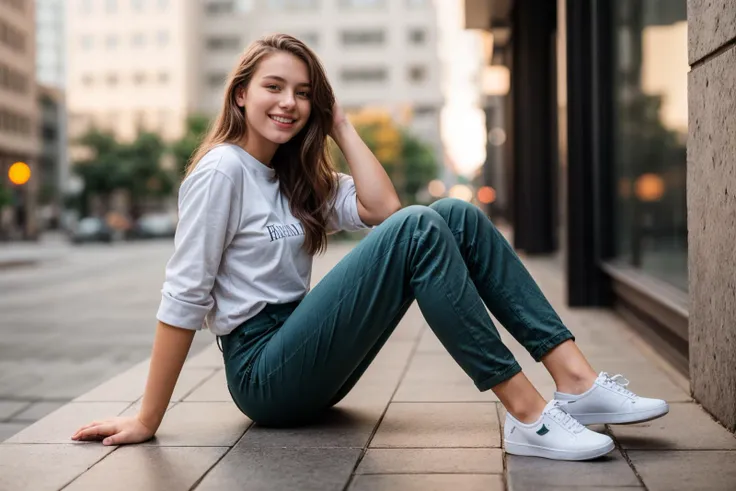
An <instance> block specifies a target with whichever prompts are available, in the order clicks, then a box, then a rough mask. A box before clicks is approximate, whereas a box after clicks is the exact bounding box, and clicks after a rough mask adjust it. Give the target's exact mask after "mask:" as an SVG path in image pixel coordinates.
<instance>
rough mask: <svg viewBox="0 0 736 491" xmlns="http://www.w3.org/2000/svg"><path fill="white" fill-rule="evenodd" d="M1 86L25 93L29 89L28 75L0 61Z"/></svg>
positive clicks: (11, 90)
mask: <svg viewBox="0 0 736 491" xmlns="http://www.w3.org/2000/svg"><path fill="white" fill-rule="evenodd" d="M0 88H2V89H5V90H8V91H10V92H16V93H19V94H24V93H26V92H27V91H28V77H26V76H25V75H23V74H22V73H20V72H18V71H16V70H14V69H12V68H10V67H9V66H7V65H4V64H2V63H0Z"/></svg>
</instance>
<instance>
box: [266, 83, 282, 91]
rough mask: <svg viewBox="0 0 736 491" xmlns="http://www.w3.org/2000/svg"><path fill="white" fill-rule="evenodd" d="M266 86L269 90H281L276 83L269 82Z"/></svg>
mask: <svg viewBox="0 0 736 491" xmlns="http://www.w3.org/2000/svg"><path fill="white" fill-rule="evenodd" d="M266 88H267V89H268V90H279V86H278V85H276V84H268V85H266Z"/></svg>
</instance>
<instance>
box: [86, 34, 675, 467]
mask: <svg viewBox="0 0 736 491" xmlns="http://www.w3.org/2000/svg"><path fill="white" fill-rule="evenodd" d="M328 136H330V137H332V138H333V139H334V141H335V142H336V143H337V145H338V146H339V147H340V149H341V151H342V152H343V153H344V155H345V157H346V159H347V161H348V163H349V165H350V170H351V174H352V177H351V176H347V175H342V174H337V173H335V172H334V171H333V169H332V167H331V166H330V161H329V158H328V154H327V137H328ZM400 208H401V205H400V203H399V199H398V197H397V195H396V192H395V190H394V188H393V186H392V184H391V181H390V180H389V178H388V176H387V175H386V173H385V172H384V170H383V168H382V167H381V165H380V164H379V162H378V161H377V160H376V159H375V157H374V156H373V154H372V153H371V152H370V150H369V149H368V147H366V145H365V144H364V143H363V141H361V139H360V137H359V136H358V134H357V132H356V131H355V129H354V128H353V127H352V126H351V124H350V122H349V121H348V120H347V119H346V117H345V115H344V113H343V111H342V110H341V109H340V108H339V106H338V105H337V104H336V103H335V97H334V94H333V92H332V89H331V87H330V85H329V82H328V81H327V78H326V76H325V73H324V70H323V68H322V66H321V65H320V63H319V61H318V60H317V57H316V56H315V55H314V53H313V52H312V51H311V50H309V48H307V47H306V46H305V45H304V44H302V43H301V42H300V41H298V40H297V39H295V38H293V37H291V36H287V35H273V36H269V37H265V38H263V39H261V40H259V41H256V42H255V43H253V44H252V45H251V46H250V47H249V48H248V49H247V51H246V52H245V53H244V54H243V56H242V57H241V59H240V61H239V62H238V65H237V67H236V68H235V69H234V71H233V72H232V74H231V76H230V79H229V82H228V84H227V90H226V93H225V100H224V104H223V107H222V112H221V114H220V115H219V117H218V119H217V121H216V122H215V124H214V125H213V127H212V128H211V130H210V132H209V134H208V135H207V137H206V138H205V140H204V142H203V143H202V145H201V146H200V148H199V149H198V151H197V152H196V154H195V155H194V156H193V158H192V161H191V165H190V167H189V169H188V172H187V176H186V178H185V179H184V181H183V183H182V185H181V190H180V194H179V213H180V221H179V226H178V229H177V233H176V239H175V251H174V254H173V256H172V258H171V260H170V261H169V263H168V265H167V267H166V280H165V283H164V286H163V291H162V293H163V295H162V299H161V304H160V308H159V311H158V314H157V318H158V321H159V322H158V326H157V328H156V335H155V340H154V344H153V353H152V358H151V365H150V372H149V375H148V382H147V385H146V389H145V395H144V397H143V405H142V408H141V410H140V413H139V414H138V415H137V416H136V417H130V418H122V417H118V418H113V419H109V420H105V421H99V422H93V423H91V424H89V425H86V426H84V427H82V428H80V429H79V430H78V431H77V432H76V433H75V434H74V435H73V437H72V439H74V440H97V439H102V440H103V444H105V445H120V444H126V443H137V442H142V441H145V440H148V439H149V438H151V437H152V436H153V435H154V434H155V432H156V430H157V429H158V427H159V425H160V423H161V420H162V419H163V417H164V412H165V410H166V407H167V404H168V403H169V399H170V397H171V394H172V392H173V389H174V385H175V383H176V380H177V377H178V376H179V373H180V371H181V368H182V365H183V363H184V360H185V358H186V355H187V353H188V350H189V348H190V345H191V342H192V338H193V336H194V333H195V331H196V330H198V329H201V328H202V327H203V325H207V326H208V327H209V329H210V330H211V331H212V332H213V333H214V334H216V335H217V336H218V339H219V340H220V341H221V342H222V349H223V356H224V361H225V371H226V376H227V383H228V387H229V389H230V393H231V395H232V397H233V400H234V402H235V404H236V405H237V406H238V407H239V408H240V410H241V411H242V412H243V413H244V414H246V415H247V416H248V417H250V418H251V419H252V420H254V421H255V422H256V423H258V424H262V425H269V426H291V425H299V424H303V423H306V422H309V421H310V420H313V419H314V418H315V417H316V416H318V415H319V414H320V413H321V412H323V411H324V410H325V409H327V408H329V407H331V406H333V405H334V404H336V403H337V402H338V401H340V400H341V399H342V398H343V397H344V396H345V395H346V394H347V393H348V392H349V391H350V390H351V388H352V387H353V386H354V385H355V384H356V382H357V381H358V380H359V379H360V377H361V375H362V374H363V372H364V371H365V370H366V368H367V367H368V365H369V364H370V363H371V361H372V360H373V359H374V357H375V356H376V354H377V353H378V351H379V350H380V349H381V347H382V346H383V345H384V343H385V342H386V340H387V339H388V337H389V336H390V335H391V333H392V331H393V330H394V328H395V327H396V325H397V324H398V323H399V321H400V320H401V318H402V316H403V315H404V313H405V312H406V311H407V309H408V308H409V306H410V304H411V303H412V302H413V301H414V300H416V301H417V303H418V305H419V307H420V309H421V311H422V314H423V315H424V317H425V319H426V320H427V322H428V324H429V326H430V327H431V328H432V330H433V331H434V333H435V334H436V335H437V337H438V338H439V339H440V341H441V342H442V344H443V345H444V346H445V347H446V348H447V350H448V351H449V353H450V354H451V355H452V357H453V358H454V359H455V360H456V361H457V363H459V364H460V366H461V367H462V369H463V370H464V371H465V372H466V373H467V374H468V376H469V377H470V378H471V379H472V380H473V382H474V383H475V385H476V386H477V387H478V389H479V390H481V391H484V390H488V389H491V390H493V391H494V392H495V394H496V395H497V396H498V398H499V399H500V401H501V402H502V403H503V405H504V406H505V407H506V408H507V410H508V416H507V418H506V422H505V431H504V440H505V448H506V451H507V452H509V453H512V454H518V455H533V456H540V457H547V458H552V459H565V460H583V459H591V458H595V457H598V456H601V455H604V454H606V453H608V452H609V451H611V450H612V449H613V448H614V444H613V441H612V440H611V438H609V437H608V436H606V435H603V434H599V433H596V432H593V431H590V430H588V429H587V428H585V427H584V426H583V424H593V423H632V422H637V421H644V420H648V419H652V418H656V417H659V416H662V415H664V414H665V413H667V411H668V406H667V403H665V402H664V401H661V400H654V399H645V398H641V397H638V396H636V395H635V394H633V393H631V392H629V391H628V390H626V389H625V388H624V387H623V384H622V383H621V381H620V379H619V376H616V377H613V378H612V377H609V376H608V375H607V374H605V373H601V374H600V375H598V374H596V373H595V372H594V371H593V369H592V368H591V366H590V365H589V364H588V362H587V361H586V359H585V357H584V356H583V355H582V353H581V352H580V350H579V349H578V347H577V345H576V344H575V342H574V337H573V335H572V334H571V333H570V331H568V330H567V329H566V328H565V326H564V325H563V323H562V321H561V320H560V319H559V317H558V316H557V314H556V313H555V312H554V310H553V309H552V307H551V306H550V305H549V303H548V302H547V301H546V299H545V298H544V296H543V295H542V292H541V291H540V290H539V288H538V287H537V285H536V284H535V282H534V280H533V279H532V278H531V276H530V275H529V274H528V272H527V271H526V270H525V268H524V266H523V265H522V263H521V262H520V261H519V259H518V257H517V256H516V254H515V253H514V251H513V249H512V248H511V247H510V246H509V244H508V243H507V242H506V241H505V240H504V238H503V237H502V236H501V234H500V233H499V232H498V231H497V230H496V228H495V227H494V226H493V224H492V223H491V221H490V220H489V219H488V218H487V217H486V216H485V215H484V214H483V213H481V212H480V210H479V209H477V208H476V207H474V206H472V205H469V204H467V203H464V202H462V201H457V200H441V201H438V202H436V203H434V204H433V205H431V206H429V207H423V206H410V207H407V208H404V209H400ZM367 227H375V228H374V229H373V230H372V231H371V233H370V234H369V235H368V236H367V237H366V238H365V239H363V240H362V241H361V242H360V243H359V244H358V245H357V246H356V247H355V248H354V249H353V250H352V251H351V252H350V253H349V254H348V255H347V256H346V257H345V258H344V259H343V260H342V261H341V262H340V263H339V264H338V265H337V266H336V267H335V268H334V269H333V270H332V271H331V272H330V273H329V274H327V275H326V276H325V277H324V278H323V279H322V280H321V281H320V282H319V284H318V285H317V286H316V287H315V288H314V289H313V290H311V291H309V285H310V275H311V267H312V257H313V255H314V254H315V253H317V252H320V251H322V250H323V249H324V248H325V245H326V237H327V234H328V233H330V232H333V231H337V230H357V229H361V228H367ZM486 306H487V307H488V309H490V311H491V312H492V313H493V314H494V316H495V317H496V318H497V319H498V320H499V321H500V322H501V323H502V324H503V325H504V327H506V329H508V330H509V332H510V333H511V334H512V335H513V336H514V337H515V338H516V339H517V340H518V341H519V342H520V343H521V344H522V345H523V346H524V347H525V348H526V349H527V350H528V351H529V353H530V354H531V355H532V356H533V357H534V359H535V360H537V361H541V362H542V363H543V364H544V365H545V367H546V368H547V369H548V370H549V372H550V374H551V375H552V377H553V378H554V380H555V383H556V386H557V389H558V391H557V392H556V393H555V394H554V398H553V400H551V401H550V402H545V400H544V399H543V398H542V396H541V395H540V394H539V393H538V392H537V390H536V389H535V388H534V387H533V386H532V384H531V383H530V382H529V380H528V379H527V378H526V376H525V375H524V374H523V373H522V371H521V367H520V366H519V365H518V363H517V362H516V361H515V360H514V357H513V356H512V354H511V353H510V352H509V350H508V349H507V348H506V347H505V346H504V345H503V343H502V342H501V339H500V338H499V335H498V332H497V331H496V329H495V327H494V326H493V324H492V322H491V319H490V317H489V316H488V314H487V311H486ZM581 423H582V424H581Z"/></svg>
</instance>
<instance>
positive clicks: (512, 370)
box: [475, 361, 521, 392]
mask: <svg viewBox="0 0 736 491" xmlns="http://www.w3.org/2000/svg"><path fill="white" fill-rule="evenodd" d="M519 372H521V365H519V363H518V362H516V361H515V362H514V363H513V365H509V366H508V367H506V368H505V369H504V370H503V371H502V372H500V373H497V374H495V375H493V376H491V377H489V378H487V379H485V380H482V381H480V382H476V383H475V386H476V387H478V390H480V391H481V392H485V391H486V390H488V389H490V388H491V387H495V386H497V385H498V384H500V383H501V382H505V381H507V380H508V379H510V378H511V377H513V376H514V375H516V374H517V373H519Z"/></svg>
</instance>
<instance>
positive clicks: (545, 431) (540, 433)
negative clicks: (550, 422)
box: [537, 425, 549, 436]
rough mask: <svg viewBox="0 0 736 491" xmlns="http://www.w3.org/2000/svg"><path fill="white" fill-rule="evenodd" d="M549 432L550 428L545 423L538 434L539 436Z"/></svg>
mask: <svg viewBox="0 0 736 491" xmlns="http://www.w3.org/2000/svg"><path fill="white" fill-rule="evenodd" d="M547 433H549V428H547V427H546V426H544V425H542V427H541V428H539V429H538V430H537V435H539V436H544V435H546V434H547Z"/></svg>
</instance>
